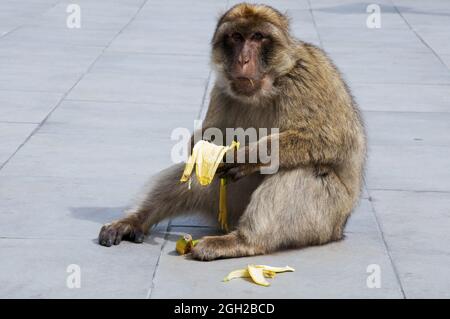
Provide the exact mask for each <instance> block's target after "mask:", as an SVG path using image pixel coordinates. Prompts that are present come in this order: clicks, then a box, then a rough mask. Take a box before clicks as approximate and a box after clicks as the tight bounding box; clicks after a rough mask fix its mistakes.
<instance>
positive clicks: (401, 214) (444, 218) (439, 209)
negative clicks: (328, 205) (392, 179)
mask: <svg viewBox="0 0 450 319" xmlns="http://www.w3.org/2000/svg"><path fill="white" fill-rule="evenodd" d="M370 194H371V196H372V198H373V204H374V206H375V209H376V212H377V216H378V218H379V220H380V225H381V227H382V229H383V233H384V236H385V238H386V241H387V242H388V246H389V250H390V252H391V254H392V256H393V259H394V262H395V265H396V268H397V270H398V273H399V276H400V279H401V281H402V285H403V287H404V290H405V295H406V297H407V298H448V297H449V296H450V291H449V289H448V287H449V286H450V274H449V271H448V265H449V262H450V248H449V246H448V245H446V244H445V243H447V242H448V241H449V233H448V231H447V230H448V228H449V227H450V218H449V217H450V214H449V210H448V207H449V205H450V193H434V192H407V191H406V192H405V191H400V192H399V191H371V192H370Z"/></svg>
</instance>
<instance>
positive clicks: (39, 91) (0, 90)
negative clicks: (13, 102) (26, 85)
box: [0, 88, 64, 95]
mask: <svg viewBox="0 0 450 319" xmlns="http://www.w3.org/2000/svg"><path fill="white" fill-rule="evenodd" d="M0 92H20V93H48V94H60V95H62V94H64V91H47V90H23V89H1V88H0Z"/></svg>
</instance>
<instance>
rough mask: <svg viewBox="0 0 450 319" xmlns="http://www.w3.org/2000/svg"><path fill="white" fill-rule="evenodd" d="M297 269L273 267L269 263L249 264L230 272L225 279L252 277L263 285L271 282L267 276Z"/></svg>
mask: <svg viewBox="0 0 450 319" xmlns="http://www.w3.org/2000/svg"><path fill="white" fill-rule="evenodd" d="M287 271H295V269H294V268H292V267H289V266H286V267H272V266H267V265H248V266H247V268H246V269H238V270H233V271H232V272H230V273H229V274H228V275H227V276H226V277H225V278H224V279H223V281H230V280H232V279H235V278H251V279H252V280H253V282H254V283H256V284H258V285H261V286H265V287H267V286H269V285H270V283H269V282H268V281H267V280H266V278H274V277H275V275H276V274H277V273H281V272H287Z"/></svg>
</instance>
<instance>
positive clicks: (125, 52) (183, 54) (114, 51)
mask: <svg viewBox="0 0 450 319" xmlns="http://www.w3.org/2000/svg"><path fill="white" fill-rule="evenodd" d="M106 53H119V54H140V55H151V56H177V57H178V56H179V57H202V58H207V57H209V54H201V53H174V52H158V53H155V52H150V51H123V50H116V49H108V51H107V52H106Z"/></svg>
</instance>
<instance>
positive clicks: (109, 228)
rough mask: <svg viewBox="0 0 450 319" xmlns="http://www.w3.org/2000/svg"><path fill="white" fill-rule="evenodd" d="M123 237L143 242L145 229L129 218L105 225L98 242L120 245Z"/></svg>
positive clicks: (103, 244)
mask: <svg viewBox="0 0 450 319" xmlns="http://www.w3.org/2000/svg"><path fill="white" fill-rule="evenodd" d="M122 239H126V240H129V241H133V242H135V243H142V242H143V241H144V231H143V230H142V229H141V227H139V226H137V225H136V224H134V223H133V222H132V221H130V220H128V219H127V218H124V219H121V220H117V221H114V222H112V223H110V224H105V225H103V227H102V229H100V234H99V235H98V242H99V244H100V245H102V246H106V247H110V246H111V245H118V244H119V243H120V242H121V241H122Z"/></svg>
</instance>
